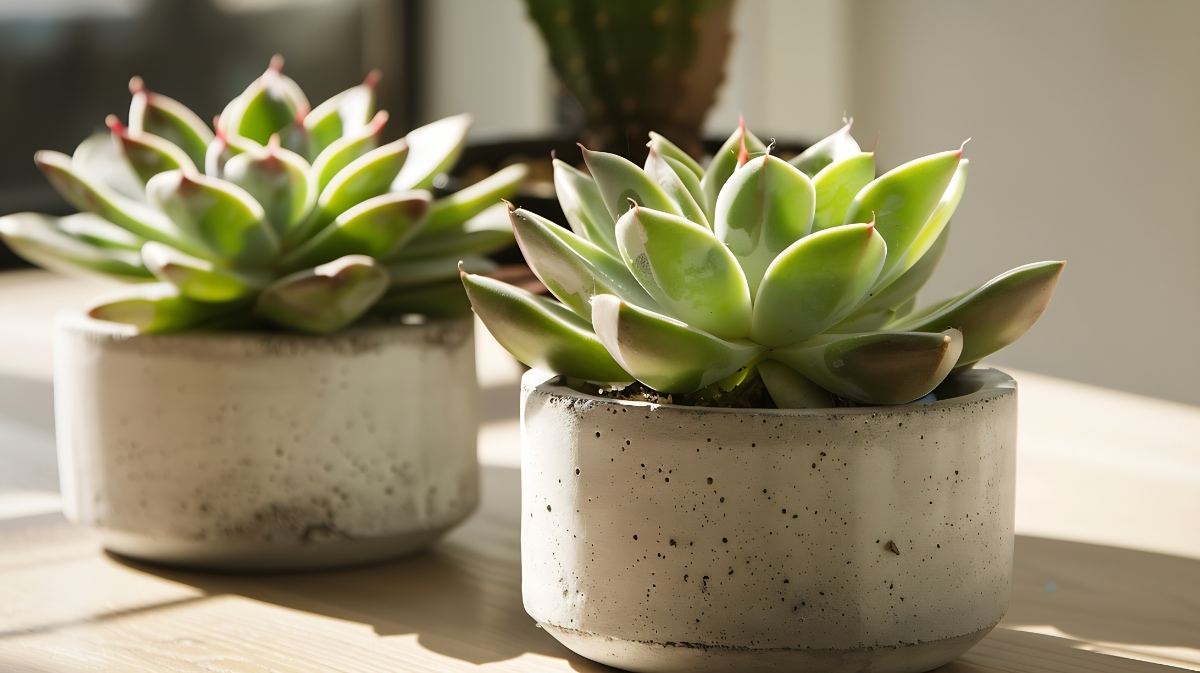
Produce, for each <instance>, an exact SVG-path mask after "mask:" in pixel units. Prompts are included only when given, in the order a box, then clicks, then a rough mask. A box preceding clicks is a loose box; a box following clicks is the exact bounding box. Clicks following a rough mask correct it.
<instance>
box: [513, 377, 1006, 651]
mask: <svg viewBox="0 0 1200 673" xmlns="http://www.w3.org/2000/svg"><path fill="white" fill-rule="evenodd" d="M953 387H954V388H956V390H951V389H950V388H951V384H947V386H946V388H945V389H942V390H940V391H939V393H940V394H939V396H941V397H948V399H942V400H940V401H938V402H935V403H932V404H927V405H920V404H910V405H904V406H899V407H862V408H839V409H831V410H723V409H705V408H695V407H682V406H657V405H650V404H646V403H637V402H622V401H615V400H609V399H603V398H598V397H593V396H590V395H585V394H582V393H579V392H576V391H574V390H572V389H569V388H566V387H564V386H562V385H559V382H558V379H555V378H553V377H552V376H551V375H549V374H547V373H545V372H538V371H532V372H529V373H528V374H526V376H525V378H524V380H523V385H522V456H521V462H522V514H521V521H522V530H521V556H522V568H523V576H524V585H523V593H524V602H525V609H526V611H528V612H529V614H530V615H532V616H533V618H534V619H536V620H537V621H538V623H539V624H540V625H541V626H542V628H544V629H546V630H547V631H549V632H550V633H551V634H553V635H554V636H555V637H556V638H558V639H559V640H560V641H562V642H563V644H565V645H566V646H567V647H569V648H571V649H572V650H574V651H575V652H577V653H579V654H581V655H583V656H585V657H587V658H589V659H593V660H595V661H599V662H602V663H605V664H609V665H612V666H617V667H619V668H624V669H628V670H632V671H821V672H822V673H836V672H838V671H875V672H879V673H883V672H888V671H896V672H899V671H913V672H916V671H928V670H930V669H933V668H936V667H937V666H940V665H942V664H944V663H946V662H948V661H950V660H952V659H954V658H955V657H957V656H958V655H959V654H962V653H963V652H965V651H966V650H967V649H969V648H970V647H971V646H972V645H974V644H975V643H976V642H978V641H979V640H980V639H981V638H983V637H984V636H985V635H986V634H987V633H988V632H989V631H990V630H991V629H992V628H993V627H994V626H995V625H996V623H997V622H999V621H1000V618H1001V617H1002V616H1003V615H1004V613H1005V611H1006V610H1007V608H1008V596H1009V583H1010V579H1011V575H1012V552H1013V494H1014V476H1013V475H1014V469H1015V456H1016V386H1015V383H1014V382H1013V380H1012V379H1011V378H1009V377H1008V376H1007V375H1005V374H1003V373H1001V372H998V371H996V370H990V369H989V370H982V371H973V372H968V373H967V374H964V375H963V376H961V377H958V379H957V380H956V381H955V382H954V384H953ZM950 395H954V396H953V397H949V396H950Z"/></svg>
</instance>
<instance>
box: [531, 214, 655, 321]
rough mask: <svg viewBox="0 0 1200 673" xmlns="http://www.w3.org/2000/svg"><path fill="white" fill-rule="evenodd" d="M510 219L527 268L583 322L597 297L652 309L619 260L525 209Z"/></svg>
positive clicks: (643, 291) (649, 301)
mask: <svg viewBox="0 0 1200 673" xmlns="http://www.w3.org/2000/svg"><path fill="white" fill-rule="evenodd" d="M510 218H511V220H512V229H513V233H514V234H515V235H516V238H517V243H518V244H519V245H520V246H521V251H522V253H524V255H525V259H526V261H527V262H528V263H529V268H530V269H531V270H532V271H533V272H534V274H536V275H537V277H538V279H539V280H541V281H542V284H544V285H545V286H546V289H548V290H550V292H551V294H553V295H554V296H555V297H557V298H558V300H559V301H561V302H562V303H563V304H564V305H566V306H567V307H568V308H570V309H571V310H572V311H575V312H576V313H578V314H579V315H580V316H582V317H583V318H584V319H587V318H589V317H590V316H591V314H592V306H591V303H590V301H591V298H592V296H593V295H595V294H603V293H608V294H615V295H617V296H618V297H621V298H625V299H629V300H630V301H633V302H634V303H640V304H642V305H654V300H652V299H651V298H650V295H648V294H646V292H645V290H643V289H642V287H641V286H640V285H638V281H637V280H636V279H635V278H634V277H633V274H631V273H630V272H629V269H626V268H625V265H624V264H622V263H621V260H619V259H617V258H616V257H613V256H612V255H610V254H608V253H607V252H605V251H603V250H601V249H600V248H599V247H597V246H595V245H593V244H591V243H589V242H588V241H586V240H584V239H583V238H582V237H580V236H577V235H575V234H573V233H571V232H570V231H568V230H566V229H563V228H562V227H560V226H558V225H556V224H554V223H553V222H551V221H549V220H547V219H545V218H543V217H541V216H540V215H536V214H534V213H531V212H529V211H527V210H514V211H512V212H511V213H510Z"/></svg>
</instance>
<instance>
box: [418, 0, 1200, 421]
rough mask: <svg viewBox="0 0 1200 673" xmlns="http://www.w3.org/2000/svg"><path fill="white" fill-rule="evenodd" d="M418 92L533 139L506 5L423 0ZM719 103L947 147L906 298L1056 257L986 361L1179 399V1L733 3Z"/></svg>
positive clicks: (1199, 394) (1195, 174)
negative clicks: (961, 194)
mask: <svg viewBox="0 0 1200 673" xmlns="http://www.w3.org/2000/svg"><path fill="white" fill-rule="evenodd" d="M428 6H429V7H430V8H431V16H430V17H429V19H430V27H429V30H430V32H429V35H430V44H431V46H432V51H431V53H430V56H429V58H430V61H429V63H428V64H427V75H426V76H427V82H429V84H430V85H431V86H430V87H429V90H428V91H427V92H426V93H427V95H428V96H429V102H430V103H431V106H430V110H431V112H432V113H433V114H434V115H440V114H449V113H451V112H454V111H458V110H471V111H473V112H474V113H475V114H476V117H477V120H478V124H477V130H478V136H492V137H495V136H497V135H504V134H515V135H526V134H531V133H539V132H545V131H547V130H549V129H551V128H553V113H552V111H553V107H552V88H551V87H552V84H551V83H552V81H553V80H552V76H551V75H550V74H549V71H548V68H547V66H546V60H545V56H544V52H543V51H542V47H541V45H540V43H539V42H538V40H537V38H536V32H535V31H534V29H533V28H532V26H531V25H529V24H528V23H527V22H526V20H525V18H524V9H523V5H522V3H521V2H519V0H437V1H436V2H431V3H428ZM735 27H736V30H737V31H738V36H737V38H736V41H735V43H734V47H733V53H732V54H731V58H730V63H729V70H728V73H729V75H728V78H727V82H726V85H725V88H724V90H723V92H722V96H721V98H720V100H719V102H718V104H717V106H716V108H715V109H714V111H713V113H712V115H711V116H710V118H709V123H708V125H707V127H708V129H709V130H710V132H712V133H713V134H714V135H721V136H724V135H726V134H727V133H728V132H729V131H730V129H731V128H732V126H733V124H735V123H736V120H737V115H738V113H739V112H742V113H744V114H745V115H746V118H747V122H748V123H749V124H750V125H751V127H752V128H753V129H755V131H756V132H759V134H760V135H762V136H764V137H778V138H781V139H792V138H807V139H816V138H817V137H819V136H821V135H823V134H824V133H827V132H829V131H831V130H833V129H834V128H836V127H837V125H838V122H839V120H840V118H841V116H842V114H843V113H848V114H849V115H851V116H854V117H855V119H856V122H855V134H856V136H857V137H858V138H859V140H860V141H861V142H862V143H863V144H864V145H865V146H870V145H872V144H873V143H874V142H875V137H876V134H877V133H878V137H879V145H878V158H879V163H880V166H881V168H885V169H886V168H890V167H893V166H895V165H897V164H900V163H902V162H904V161H907V160H909V159H912V158H915V157H917V156H920V155H923V154H928V153H931V152H935V151H938V150H943V149H947V148H951V147H957V146H958V144H959V143H961V142H962V141H963V140H964V139H966V138H967V137H972V138H973V140H972V141H971V143H970V144H969V145H968V146H967V156H969V157H970V158H971V164H972V165H971V179H970V184H969V185H968V188H967V193H966V197H965V198H964V200H963V203H962V205H961V206H960V208H959V213H958V215H957V216H956V217H955V220H954V233H953V237H952V239H951V243H950V249H949V251H948V254H947V259H946V261H945V262H944V263H943V267H942V269H940V270H939V272H938V275H937V276H935V277H934V279H933V281H932V282H931V286H930V291H929V292H928V293H927V296H926V299H928V300H932V299H934V298H936V297H938V296H941V295H949V294H953V293H957V292H959V291H961V290H963V289H966V288H967V287H970V286H973V285H975V284H978V283H981V282H983V281H985V280H987V279H988V278H990V277H992V276H993V275H995V274H997V273H999V272H1001V271H1004V270H1007V269H1009V268H1011V267H1013V266H1016V265H1019V264H1022V263H1025V262H1030V261H1038V260H1043V259H1066V260H1067V269H1066V272H1065V274H1064V276H1063V279H1062V282H1061V283H1060V285H1059V288H1058V292H1057V294H1056V296H1055V298H1054V301H1053V302H1052V303H1051V305H1050V308H1049V310H1048V311H1047V312H1046V314H1045V315H1044V316H1043V317H1042V320H1041V321H1040V322H1039V323H1038V325H1037V326H1035V327H1034V329H1033V330H1032V331H1031V332H1030V333H1029V334H1028V335H1027V336H1026V337H1025V338H1024V339H1022V340H1021V341H1020V342H1018V343H1017V344H1015V345H1013V346H1011V347H1009V348H1008V349H1006V350H1004V351H1002V352H1001V353H999V354H997V355H996V356H995V357H994V358H992V360H993V361H994V362H996V363H999V364H1002V365H1004V364H1008V365H1012V366H1015V367H1022V368H1026V369H1031V370H1035V371H1040V372H1045V373H1049V374H1054V375H1058V376H1063V377H1066V378H1070V379H1075V380H1078V381H1084V382H1089V383H1096V384H1100V385H1105V386H1111V387H1114V388H1121V389H1124V390H1129V391H1133V392H1141V393H1146V394H1150V395H1156V396H1159V397H1165V398H1170V399H1175V400H1180V401H1184V402H1189V403H1193V404H1200V385H1198V384H1197V383H1196V380H1197V377H1200V347H1197V346H1196V343H1197V342H1200V296H1198V295H1200V262H1198V261H1197V251H1200V214H1198V213H1200V208H1198V207H1197V206H1196V205H1195V203H1194V202H1195V201H1196V195H1197V194H1200V38H1197V35H1198V34H1200V2H1196V1H1195V0H1153V1H1140V0H1139V1H1134V0H1124V1H1118V0H1055V1H1054V2H1045V1H1043V0H1006V1H1005V2H960V1H957V0H904V1H903V2H899V1H895V0H854V1H853V2H840V1H839V0H808V1H805V2H799V1H797V0H742V2H741V3H740V6H739V7H738V10H737V13H736V15H735Z"/></svg>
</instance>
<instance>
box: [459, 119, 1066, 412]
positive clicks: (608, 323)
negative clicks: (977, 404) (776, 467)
mask: <svg viewBox="0 0 1200 673" xmlns="http://www.w3.org/2000/svg"><path fill="white" fill-rule="evenodd" d="M648 147H649V156H648V158H647V160H646V163H645V166H644V168H639V167H637V166H636V165H634V164H632V163H630V162H629V161H627V160H625V159H623V158H621V157H619V156H616V155H613V154H606V153H603V152H592V151H588V150H586V149H585V150H584V158H585V162H586V163H587V167H588V169H589V171H590V173H591V174H590V175H588V174H587V173H584V172H582V171H579V170H576V169H574V168H572V167H571V166H569V165H568V164H566V163H563V162H561V161H556V162H555V166H554V168H555V188H556V190H557V192H558V198H559V201H560V202H561V203H562V206H563V211H564V212H565V213H566V216H567V219H568V221H569V224H570V227H571V230H570V231H568V230H566V229H563V228H561V227H558V226H556V225H554V224H553V223H551V222H548V221H546V220H545V219H543V218H541V217H539V216H537V215H535V214H533V213H530V212H527V211H525V210H512V211H511V212H510V217H511V219H512V225H513V229H514V231H515V234H516V237H517V243H518V244H519V245H520V246H521V250H522V252H523V253H524V255H525V259H526V260H527V261H528V262H529V266H530V267H531V268H532V269H533V271H534V273H536V274H537V275H538V277H539V278H540V279H541V281H542V282H543V283H544V284H545V286H546V287H547V288H548V289H549V290H550V292H551V293H552V294H553V295H554V296H555V297H556V298H557V299H558V302H555V301H552V300H550V299H547V298H544V297H541V296H537V295H533V294H530V293H528V292H525V291H524V290H520V289H518V288H514V287H512V286H509V285H506V284H504V283H501V282H499V281H497V280H494V279H491V278H485V277H482V276H479V275H475V274H471V273H467V272H465V271H464V272H463V274H462V277H463V282H464V284H465V285H466V288H467V294H468V295H469V296H470V299H471V303H472V305H473V306H474V309H475V312H476V314H477V315H478V316H479V317H480V318H481V319H482V320H483V322H484V323H485V324H486V325H487V327H488V329H489V330H490V331H491V332H492V334H493V335H494V336H495V337H496V338H497V339H498V340H499V341H500V343H501V344H503V345H504V346H505V347H506V348H507V349H508V350H509V351H510V352H512V354H513V355H515V356H516V357H517V358H518V359H519V360H521V361H522V362H525V363H526V364H529V365H532V366H537V367H543V368H546V369H549V370H551V371H553V372H556V373H558V374H561V375H565V376H567V377H571V378H575V379H582V380H584V381H589V382H593V383H599V384H603V385H608V386H622V385H625V384H630V383H632V382H633V381H635V380H636V381H639V382H641V383H642V384H643V385H645V386H647V387H649V388H651V389H653V390H654V391H657V392H658V393H660V394H673V395H676V396H680V397H676V398H675V399H676V400H679V401H684V402H689V403H698V404H719V403H721V402H720V398H722V397H724V398H726V399H728V398H730V397H734V396H736V395H737V394H738V391H745V390H751V389H754V388H757V389H761V387H762V386H763V385H765V387H766V389H767V390H768V391H769V392H770V396H771V398H772V400H773V401H774V403H775V404H776V405H777V406H779V407H827V406H832V405H835V404H837V403H843V402H845V401H849V402H852V403H859V404H902V403H906V402H910V401H913V400H917V399H919V398H922V397H924V396H925V395H927V394H928V393H930V391H932V390H933V389H934V388H935V387H937V386H938V384H940V383H941V382H942V381H943V380H944V379H945V378H946V377H947V376H948V375H950V374H951V373H952V372H953V371H956V370H962V369H966V368H970V367H971V366H973V365H974V364H975V363H976V362H978V361H979V360H980V359H982V358H983V357H985V356H987V355H989V354H990V353H993V352H995V351H996V350H998V349H1000V348H1003V347H1004V346H1006V345H1008V344H1010V343H1012V342H1013V341H1015V340H1016V339H1018V338H1019V337H1020V336H1021V335H1023V334H1024V333H1025V332H1026V330H1028V329H1029V328H1030V327H1031V326H1032V325H1033V323H1034V322H1035V321H1036V320H1037V318H1038V316H1039V315H1041V313H1042V311H1043V309H1045V307H1046V305H1047V303H1048V302H1049V300H1050V296H1051V294H1052V292H1053V290H1054V286H1055V284H1056V282H1057V280H1058V277H1059V274H1060V273H1061V272H1062V268H1063V263H1062V262H1041V263H1037V264H1029V265H1027V266H1022V267H1018V268H1016V269H1013V270H1011V271H1008V272H1007V273H1003V274H1001V275H1000V276H997V277H996V278H994V279H992V280H990V281H988V282H987V283H984V284H983V285H981V286H980V287H978V288H976V289H974V290H971V291H969V292H966V293H964V294H961V295H959V296H957V297H954V298H952V299H949V300H946V301H943V302H939V303H935V304H933V305H932V306H930V307H928V308H925V309H923V310H914V306H915V303H916V294H917V291H918V290H920V289H921V287H922V286H923V285H924V284H925V282H926V281H927V280H928V279H929V277H930V276H931V275H932V274H933V271H934V269H935V268H936V267H937V264H938V262H939V261H940V259H941V256H942V253H943V251H944V250H945V246H946V241H947V237H948V235H949V223H950V217H951V215H953V213H954V210H955V208H956V207H957V205H958V202H959V200H960V199H961V198H962V195H963V190H964V188H965V186H966V179H967V165H968V161H967V160H966V159H964V158H962V149H961V148H960V149H958V150H953V151H949V152H941V153H939V154H933V155H930V156H927V157H923V158H920V159H916V160H914V161H911V162H909V163H906V164H904V165H902V166H900V167H898V168H895V169H893V170H891V171H889V172H887V173H885V174H884V175H882V176H880V177H878V178H876V177H875V157H874V154H872V153H869V152H862V151H861V150H860V149H859V146H858V143H856V142H855V141H854V139H853V138H852V137H851V136H850V127H849V124H847V125H846V127H844V128H843V129H841V130H839V131H838V132H836V133H834V134H833V135H832V136H830V137H828V138H826V139H825V140H822V141H821V142H819V143H817V144H816V145H814V146H813V147H811V148H809V149H808V150H806V151H805V152H803V153H802V154H800V155H799V156H797V157H796V158H794V159H792V160H791V161H790V162H789V161H783V160H781V159H779V158H777V157H774V156H771V154H770V148H767V147H764V145H763V143H762V142H761V141H760V140H759V139H758V138H756V137H755V136H754V135H753V134H751V133H749V132H747V131H746V130H745V128H744V126H743V127H741V128H739V129H738V130H737V131H736V132H735V133H734V134H733V135H732V136H731V137H730V138H729V140H727V141H726V142H725V145H724V146H723V147H722V148H721V150H720V151H719V152H718V153H717V154H716V155H715V156H714V157H713V159H712V161H711V163H710V164H709V165H708V167H707V168H701V167H700V165H699V164H698V163H696V161H694V160H693V159H692V158H691V157H689V156H687V154H685V153H684V152H682V151H681V150H680V149H679V148H678V147H677V146H676V145H674V144H672V143H671V142H669V141H668V140H667V139H666V138H664V137H663V136H660V135H658V134H651V139H650V142H649V144H648Z"/></svg>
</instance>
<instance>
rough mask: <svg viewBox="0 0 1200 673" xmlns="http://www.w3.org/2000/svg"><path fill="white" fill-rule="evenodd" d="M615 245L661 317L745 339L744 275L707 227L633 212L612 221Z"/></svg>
mask: <svg viewBox="0 0 1200 673" xmlns="http://www.w3.org/2000/svg"><path fill="white" fill-rule="evenodd" d="M617 244H618V245H619V246H620V248H621V257H622V258H623V259H624V260H625V266H627V267H628V268H629V270H630V271H632V272H633V275H634V277H636V278H637V282H638V283H640V284H641V286H642V287H644V288H645V289H646V292H648V293H650V296H652V297H654V299H655V300H656V301H657V302H658V304H659V305H660V306H662V308H663V309H664V310H665V312H666V313H668V314H670V315H671V316H672V317H675V318H678V319H679V320H682V321H683V322H685V323H687V324H689V325H691V326H693V327H695V328H697V329H700V330H703V331H705V332H708V333H710V334H713V335H715V336H717V337H720V338H722V339H740V338H744V337H746V336H747V335H749V333H750V315H751V307H750V288H749V287H748V286H747V285H746V277H745V275H744V274H743V273H742V269H741V267H739V266H738V262H737V259H736V258H735V257H734V256H733V253H731V252H729V249H728V248H726V247H725V245H724V244H722V243H721V241H720V240H718V239H717V237H716V236H715V235H713V233H712V231H710V230H709V229H708V228H707V227H705V226H703V225H700V224H697V223H695V222H692V221H689V220H687V219H684V218H682V217H679V216H678V215H670V214H667V213H661V212H658V211H654V210H651V209H649V208H632V209H631V210H630V211H629V212H628V213H625V215H623V216H621V219H620V220H618V221H617ZM635 303H636V302H635Z"/></svg>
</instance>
